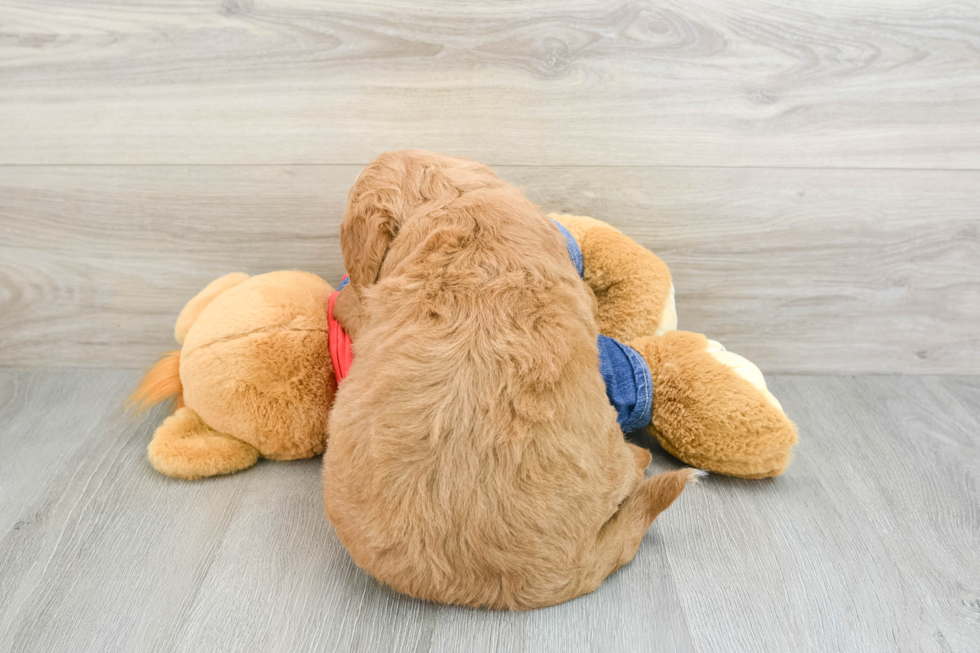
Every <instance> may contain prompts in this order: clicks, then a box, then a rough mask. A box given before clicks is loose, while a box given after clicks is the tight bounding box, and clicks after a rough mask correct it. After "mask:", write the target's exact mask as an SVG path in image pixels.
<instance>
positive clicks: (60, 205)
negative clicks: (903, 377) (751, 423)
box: [0, 166, 980, 373]
mask: <svg viewBox="0 0 980 653" xmlns="http://www.w3.org/2000/svg"><path fill="white" fill-rule="evenodd" d="M359 170H360V166H200V167H199V166H122V167H114V166H107V167H99V166H66V167H54V166H44V167H37V168H35V167H8V168H3V169H2V174H0V238H2V240H0V364H6V365H14V366H32V365H41V366H57V365H72V366H100V367H117V366H122V367H142V366H145V365H147V364H148V363H149V362H151V361H152V360H154V358H155V356H156V355H157V353H159V352H161V351H164V350H166V349H169V348H172V347H173V346H174V345H173V340H172V336H171V335H170V334H171V330H172V327H173V322H174V319H175V318H176V315H177V312H178V311H179V310H180V308H181V307H182V306H183V304H184V302H185V301H186V300H187V299H189V298H190V297H191V296H193V294H194V293H196V292H197V291H198V290H199V289H200V288H202V287H203V286H204V285H205V284H206V283H207V282H208V281H210V280H211V279H213V278H215V277H217V276H220V275H222V274H225V273H227V272H231V271H235V270H244V271H245V272H249V273H260V272H265V271H270V270H275V269H283V268H295V269H304V270H310V271H313V272H316V273H318V274H320V275H322V276H324V277H325V278H326V279H328V280H329V281H331V282H336V280H337V279H338V278H339V276H340V275H341V273H342V259H341V255H340V248H339V243H338V240H337V234H338V226H339V223H340V219H341V217H342V213H343V207H344V202H345V201H346V191H347V189H348V188H349V186H350V184H351V183H352V182H353V180H354V178H355V177H356V176H357V173H358V171H359ZM497 170H498V171H499V172H500V174H501V175H502V176H503V177H504V178H506V179H507V180H509V181H511V182H513V183H515V184H518V185H521V186H522V187H523V188H524V189H525V192H526V193H527V194H528V196H529V197H531V198H532V199H533V200H534V201H536V202H538V203H539V204H541V205H542V207H543V208H545V209H546V210H549V211H552V210H554V211H566V212H577V213H585V214H590V215H593V216H595V217H598V218H602V219H605V220H607V221H609V222H611V223H613V224H615V225H616V226H617V227H619V228H620V229H622V230H623V231H625V232H626V233H628V234H630V235H631V236H633V237H634V238H636V239H637V240H638V241H640V242H641V243H642V244H644V245H645V246H647V247H648V248H650V249H651V250H653V251H654V252H656V253H658V254H659V255H660V256H661V257H662V258H663V259H664V260H665V261H666V262H667V263H668V264H669V265H670V266H671V269H672V270H673V273H674V278H675V285H676V288H677V302H678V310H679V313H680V326H681V328H685V329H690V330H694V331H703V332H705V333H707V334H708V335H709V336H711V337H714V338H717V339H719V340H721V341H722V342H723V343H725V344H726V345H727V346H728V347H729V348H730V349H732V350H734V351H737V352H739V353H741V354H743V355H745V356H748V357H749V358H751V359H752V360H754V361H756V362H757V363H758V364H759V365H760V366H761V367H762V368H763V370H764V371H779V372H912V373H919V372H964V373H965V372H972V373H976V372H978V371H980V330H978V329H977V324H980V220H978V216H977V207H980V172H969V171H964V172H950V171H912V170H887V171H886V170H795V169H702V168H642V167H632V168H629V167H628V168H580V167H522V166H511V167H508V166H502V167H498V168H497Z"/></svg>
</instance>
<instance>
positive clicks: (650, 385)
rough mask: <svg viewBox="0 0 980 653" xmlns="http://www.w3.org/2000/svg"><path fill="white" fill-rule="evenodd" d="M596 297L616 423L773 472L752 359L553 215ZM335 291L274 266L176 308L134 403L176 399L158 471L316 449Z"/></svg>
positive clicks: (227, 466) (178, 473) (613, 246)
mask: <svg viewBox="0 0 980 653" xmlns="http://www.w3.org/2000/svg"><path fill="white" fill-rule="evenodd" d="M551 218H552V219H553V220H554V221H555V222H556V224H557V226H558V228H559V229H560V230H561V231H562V232H563V234H564V235H565V237H566V241H567V243H568V250H569V256H570V258H571V260H572V262H573V264H575V266H576V268H577V269H578V271H579V274H580V275H581V276H582V278H583V279H584V281H585V283H586V284H587V285H588V286H589V287H590V288H591V289H592V291H593V293H594V294H595V297H596V303H597V307H598V309H597V310H598V324H599V330H600V332H601V333H602V334H603V335H601V336H600V337H599V339H600V341H599V343H598V346H599V354H600V355H599V361H598V364H599V366H600V370H601V371H602V374H603V378H604V380H605V381H606V389H607V395H608V396H609V398H610V401H611V402H612V404H613V406H614V407H615V408H616V410H617V413H618V415H619V418H620V419H619V422H620V426H621V427H622V428H623V430H624V432H629V431H632V430H634V429H636V428H646V429H648V431H649V432H650V433H651V434H652V435H653V436H654V437H656V439H657V440H658V441H659V442H660V444H661V445H662V446H663V448H664V449H665V450H667V451H668V452H669V453H671V454H673V455H674V456H675V457H677V458H679V459H680V460H682V461H683V462H685V463H687V464H688V465H692V466H694V467H700V468H702V469H706V470H709V471H712V472H717V473H720V474H726V475H730V476H739V477H743V478H763V477H767V476H777V475H779V474H781V473H782V472H783V471H784V470H785V469H786V466H787V465H788V464H789V462H790V450H791V448H792V446H793V445H794V444H795V443H796V440H797V436H796V429H795V427H794V426H793V423H792V422H791V421H790V420H789V419H788V418H787V417H786V415H785V414H784V413H783V410H782V407H781V406H780V404H779V402H778V401H777V400H776V398H775V397H773V395H772V394H771V393H770V392H769V391H768V389H767V388H766V384H765V380H764V379H763V377H762V374H761V372H760V371H759V369H758V368H757V367H756V366H755V365H753V364H752V363H750V362H749V361H748V360H746V359H744V358H742V357H741V356H738V355H736V354H733V353H731V352H728V351H726V350H725V348H724V347H722V346H721V345H720V344H719V343H717V342H715V341H713V340H708V339H707V338H705V337H704V336H703V335H701V334H697V333H691V332H686V331H677V330H676V327H677V314H676V311H675V308H674V288H673V285H672V283H671V277H670V272H669V271H668V269H667V266H666V265H665V264H664V263H663V261H661V260H660V259H659V258H657V257H656V256H655V255H654V254H652V253H651V252H649V251H648V250H646V249H645V248H643V247H642V246H640V245H639V244H638V243H636V242H635V241H633V240H632V239H630V238H629V237H627V236H625V235H624V234H622V233H621V232H619V231H617V230H616V229H614V228H613V227H611V226H609V225H608V224H606V223H604V222H601V221H599V220H595V219H593V218H588V217H582V216H572V215H555V214H553V215H552V216H551ZM333 295H334V289H333V288H332V287H331V286H330V285H329V284H327V283H326V282H325V281H323V280H322V279H320V278H319V277H317V276H316V275H313V274H310V273H306V272H295V271H281V272H271V273H268V274H262V275H257V276H254V277H249V276H248V275H245V274H243V273H233V274H229V275H226V276H224V277H221V278H220V279H216V280H215V281H213V282H211V283H210V284H209V285H208V286H207V287H206V288H205V289H204V290H202V291H201V292H200V293H199V294H198V295H197V296H196V297H194V298H193V299H192V300H191V301H190V302H189V303H188V304H187V305H186V306H185V307H184V309H183V310H182V311H181V312H180V315H179V316H178V318H177V324H176V327H175V329H174V336H175V338H176V340H177V342H178V344H180V345H181V349H180V350H177V351H173V352H170V353H168V354H166V355H164V357H163V358H161V360H160V361H159V362H158V363H157V364H156V365H154V366H153V367H152V368H151V369H150V370H149V371H148V372H147V374H146V376H145V377H144V378H143V380H142V381H141V383H140V386H139V387H138V388H137V390H136V392H134V393H133V396H132V397H131V401H132V402H133V403H134V404H136V405H138V406H140V407H148V406H150V405H153V404H155V403H158V402H161V401H164V400H166V399H168V398H173V397H176V399H177V404H176V405H177V410H176V412H174V413H173V414H172V415H171V416H169V417H168V418H167V419H166V420H164V422H163V423H162V424H161V425H160V426H159V427H158V428H157V430H156V432H155V433H154V436H153V440H152V442H150V445H149V447H148V457H149V460H150V463H151V464H152V465H153V467H154V468H156V469H157V470H158V471H160V472H162V473H164V474H167V475H169V476H174V477H177V478H184V479H197V478H202V477H207V476H215V475H219V474H230V473H232V472H236V471H239V470H242V469H246V468H248V467H250V466H252V465H254V464H255V463H256V461H257V460H258V459H259V458H270V459H273V460H294V459H299V458H310V457H312V456H315V455H318V454H320V453H322V452H323V451H324V449H325V447H326V441H327V432H326V431H327V418H328V415H329V412H330V407H331V404H332V401H333V396H334V393H335V392H336V389H337V383H338V382H339V381H340V380H341V379H342V378H343V375H344V369H345V368H346V366H347V365H349V363H350V360H351V358H350V356H351V354H350V351H349V346H345V344H348V343H345V342H344V340H345V337H344V334H343V331H342V329H340V327H339V325H338V324H337V323H336V321H333V320H331V319H328V314H329V312H330V307H331V297H332V296H333Z"/></svg>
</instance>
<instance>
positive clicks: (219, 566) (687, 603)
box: [0, 369, 980, 653]
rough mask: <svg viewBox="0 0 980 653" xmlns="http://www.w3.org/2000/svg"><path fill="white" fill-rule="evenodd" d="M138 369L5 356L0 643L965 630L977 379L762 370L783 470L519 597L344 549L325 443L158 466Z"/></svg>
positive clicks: (247, 644) (708, 482)
mask: <svg viewBox="0 0 980 653" xmlns="http://www.w3.org/2000/svg"><path fill="white" fill-rule="evenodd" d="M136 378H137V374H136V373H135V372H133V371H128V370H124V371H119V370H83V369H48V370H14V369H6V370H0V651H11V652H15V653H27V652H30V651H103V650H126V651H134V650H153V651H243V650H256V651H257V650H262V651H297V650H325V651H352V650H359V651H372V652H373V651H528V652H532V651H533V652H538V651H579V650H591V651H616V652H623V651H659V650H676V651H705V652H707V651H781V652H785V651H855V652H858V651H861V652H865V651H956V652H964V653H968V652H972V651H977V650H980V556H978V554H977V552H978V551H980V378H978V377H966V376H960V377H954V376H944V377H935V376H921V377H907V376H906V377H903V376H846V377H845V376H774V377H772V378H771V379H770V383H771V387H772V388H773V391H774V392H775V394H776V395H777V396H778V397H779V398H780V400H781V401H782V402H783V405H784V406H785V407H786V410H787V412H788V413H789V414H790V415H791V416H792V417H793V418H795V419H796V420H797V422H798V424H799V427H800V434H801V443H800V445H799V447H798V449H797V452H796V460H795V462H794V463H793V464H792V465H791V467H790V468H789V470H788V471H787V473H786V474H785V475H784V476H782V477H781V478H779V479H774V480H768V481H742V480H735V479H728V478H723V477H717V476H709V477H708V478H707V479H705V480H704V481H703V482H702V483H701V484H699V485H698V486H695V487H694V488H692V489H691V490H690V491H688V492H686V493H685V494H684V496H683V497H682V498H681V499H680V500H679V501H678V503H677V504H675V506H674V507H672V508H671V509H670V510H669V511H667V512H666V513H664V514H663V515H662V516H661V517H660V518H659V519H658V520H657V522H656V523H655V524H654V526H653V528H652V529H651V530H650V531H649V533H648V534H647V536H646V538H645V540H644V542H643V545H642V547H641V548H640V552H639V554H638V555H637V557H636V559H635V560H634V561H633V563H632V564H630V565H629V566H627V567H625V568H623V569H622V570H620V571H619V572H618V573H617V574H615V575H614V576H613V577H612V578H610V579H609V580H608V581H607V582H606V583H605V584H604V585H602V587H600V588H599V590H598V591H596V592H594V593H592V594H590V595H588V596H585V597H582V598H580V599H578V600H575V601H572V602H569V603H566V604H564V605H561V606H557V607H554V608H549V609H545V610H540V611H535V612H529V613H520V614H511V613H494V612H486V611H471V610H462V609H456V608H448V607H441V606H435V605H430V604H426V603H422V602H419V601H415V600H412V599H409V598H406V597H403V596H400V595H398V594H395V593H393V592H391V591H390V590H388V589H386V588H385V587H383V586H381V585H379V584H378V583H376V582H375V581H374V580H372V579H371V578H369V577H368V576H366V575H365V574H364V573H362V572H361V571H360V570H358V569H357V568H356V567H355V566H354V565H353V564H352V563H351V561H350V559H349V557H348V556H347V554H346V552H345V551H344V549H343V548H342V547H341V545H340V544H339V543H338V541H337V539H336V537H335V536H334V534H333V532H332V530H331V528H330V525H329V524H328V523H327V521H326V519H325V517H324V516H323V510H322V488H321V483H320V462H319V460H309V461H300V462H293V463H275V462H268V461H263V462H261V463H260V464H259V465H258V466H256V467H255V468H253V469H252V470H249V471H247V472H244V473H241V474H238V475H235V476H230V477H226V478H217V479H211V480H207V481H201V482H181V481H175V480H172V479H169V478H166V477H164V476H161V475H159V474H157V473H156V472H155V471H153V469H152V468H150V466H149V464H148V463H147V462H146V459H145V448H146V444H147V442H148V440H149V438H150V434H151V433H152V430H153V428H154V427H155V425H156V424H157V423H158V422H159V420H160V419H161V416H162V415H161V413H160V412H154V413H151V414H150V415H148V416H145V417H144V418H138V419H137V418H133V417H132V416H130V415H128V414H126V413H125V412H123V411H122V410H121V409H120V403H121V401H122V399H123V398H124V397H125V395H126V394H127V393H128V391H129V390H130V388H131V386H132V384H133V383H134V382H135V381H136ZM676 466H678V463H677V462H676V461H675V460H673V459H672V458H670V457H669V456H667V455H666V454H664V453H663V452H659V451H655V456H654V463H653V465H652V466H651V469H650V472H651V473H653V472H655V471H660V470H662V469H668V468H673V467H676Z"/></svg>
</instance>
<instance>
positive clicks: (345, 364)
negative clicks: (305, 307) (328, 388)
mask: <svg viewBox="0 0 980 653" xmlns="http://www.w3.org/2000/svg"><path fill="white" fill-rule="evenodd" d="M338 294H340V291H339V290H335V291H334V292H333V293H331V295H330V298H329V299H328V300H327V338H328V343H327V344H328V346H329V348H330V361H331V362H332V363H333V375H334V377H335V378H336V379H337V385H340V382H341V381H343V380H344V378H346V376H347V371H348V370H349V369H350V364H351V363H352V362H353V360H354V348H353V346H352V345H353V343H352V342H351V339H350V336H349V335H347V332H346V331H344V327H342V326H340V322H338V321H337V320H336V319H335V318H334V316H333V305H334V302H336V301H337V295H338Z"/></svg>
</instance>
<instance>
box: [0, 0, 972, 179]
mask: <svg viewBox="0 0 980 653" xmlns="http://www.w3.org/2000/svg"><path fill="white" fill-rule="evenodd" d="M0 18H2V23H3V38H2V39H0V88H2V101H0V125H2V129H3V134H2V138H0V163H20V164H42V163H49V164H69V163H73V164H94V163H100V164H189V163H195V164H199V163H213V164H216V163H244V164H297V163H350V164H363V163H366V162H367V161H368V160H369V159H370V158H372V157H373V156H374V155H376V154H378V153H380V152H382V151H384V150H389V149H396V148H401V147H408V146H411V147H422V148H426V149H432V150H437V151H446V152H451V153H457V154H463V155H467V156H471V157H473V158H476V159H478V160H481V161H484V162H487V163H490V164H495V165H505V164H510V165H516V164H525V165H613V166H617V165H675V166H678V165H703V166H726V167H728V166H755V167H783V166H793V167H814V166H820V167H842V166H851V167H854V166H860V167H886V168H894V167H916V168H976V167H977V165H978V161H980V154H978V152H980V127H978V122H977V116H978V115H980V5H978V4H977V3H975V2H946V1H939V0H903V1H901V2H885V1H882V0H863V1H861V2H838V3H827V2H792V3H785V2H773V1H770V2H759V1H751V0H740V1H738V2H726V1H722V0H683V1H679V0H667V1H663V2H661V1H658V2H652V1H640V2H634V1H622V0H619V1H615V2H606V1H604V0H570V1H567V2H549V1H545V0H531V1H528V2H479V1H477V0H470V1H458V2H452V3H435V2H425V1H421V2H420V1H418V0H400V1H395V2H383V3H379V2H371V3H351V2H341V1H339V0H327V1H316V2H313V1H311V0H263V1H261V2H253V1H252V0H207V1H201V0H167V1H166V2H163V1H162V0H152V1H150V2H141V3H127V2H111V1H110V0H73V1H72V2H70V3H66V2H64V1H63V0H0Z"/></svg>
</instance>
